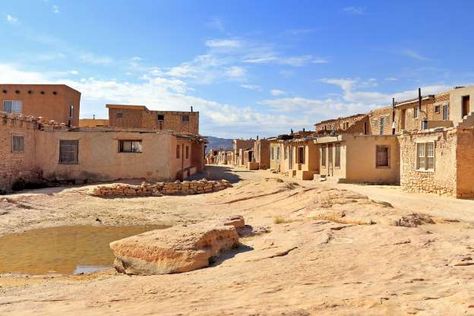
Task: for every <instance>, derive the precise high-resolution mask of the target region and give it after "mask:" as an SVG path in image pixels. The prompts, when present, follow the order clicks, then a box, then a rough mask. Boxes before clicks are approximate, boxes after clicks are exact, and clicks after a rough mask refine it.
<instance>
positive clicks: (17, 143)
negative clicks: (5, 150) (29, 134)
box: [12, 135, 25, 153]
mask: <svg viewBox="0 0 474 316" xmlns="http://www.w3.org/2000/svg"><path fill="white" fill-rule="evenodd" d="M24 150H25V138H24V137H23V136H15V135H14V136H12V152H14V153H20V152H23V151H24Z"/></svg>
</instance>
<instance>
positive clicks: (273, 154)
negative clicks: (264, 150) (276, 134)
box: [272, 147, 275, 160]
mask: <svg viewBox="0 0 474 316" xmlns="http://www.w3.org/2000/svg"><path fill="white" fill-rule="evenodd" d="M272 160H275V148H274V147H272Z"/></svg>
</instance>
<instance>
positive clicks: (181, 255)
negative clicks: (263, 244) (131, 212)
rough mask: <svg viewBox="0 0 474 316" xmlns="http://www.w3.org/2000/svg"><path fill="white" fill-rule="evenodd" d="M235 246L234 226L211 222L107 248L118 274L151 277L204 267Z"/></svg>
mask: <svg viewBox="0 0 474 316" xmlns="http://www.w3.org/2000/svg"><path fill="white" fill-rule="evenodd" d="M238 245H239V235H238V233H237V230H236V227H235V226H234V225H232V224H231V225H224V223H223V222H217V221H212V222H202V223H199V224H193V225H189V226H176V227H171V228H168V229H161V230H153V231H149V232H146V233H143V234H140V235H136V236H131V237H128V238H125V239H121V240H117V241H114V242H112V243H110V248H111V249H112V251H113V253H114V255H115V262H114V267H115V269H116V270H117V271H118V272H121V273H125V274H138V275H152V274H166V273H180V272H188V271H192V270H196V269H200V268H204V267H207V266H208V265H209V261H210V259H211V258H214V257H217V256H219V254H220V253H221V252H223V251H226V250H229V249H231V248H234V247H238Z"/></svg>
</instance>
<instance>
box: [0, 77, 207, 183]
mask: <svg viewBox="0 0 474 316" xmlns="http://www.w3.org/2000/svg"><path fill="white" fill-rule="evenodd" d="M2 86H3V87H9V88H8V89H11V87H14V88H13V89H14V90H13V93H14V94H15V95H17V99H16V100H13V101H18V102H9V101H12V98H11V97H10V95H9V93H10V92H8V91H6V92H5V93H4V94H5V95H7V99H9V100H4V102H3V105H4V110H6V111H3V112H2V111H0V145H1V146H0V191H1V192H5V191H9V190H10V189H11V188H12V187H21V185H20V184H23V185H24V184H25V183H34V182H42V181H44V180H47V181H68V182H78V183H82V182H88V181H112V180H116V179H132V178H133V179H137V178H138V179H145V180H163V181H171V180H175V179H184V178H186V177H188V176H190V175H192V174H194V173H196V172H199V171H201V170H202V169H203V168H204V148H205V143H206V141H205V139H203V138H202V137H201V136H199V135H198V134H197V132H198V129H197V128H198V126H199V123H196V122H195V123H193V124H194V126H195V127H194V128H192V129H191V128H190V129H186V128H181V129H180V128H178V127H177V128H176V130H173V129H163V130H159V129H156V128H154V127H151V128H148V127H117V126H115V127H109V126H102V127H99V126H97V125H94V124H92V125H91V126H90V127H75V126H76V124H77V123H78V118H79V113H78V111H79V107H80V101H79V97H80V93H79V92H77V91H75V90H74V89H71V88H69V87H66V86H64V85H54V86H51V85H45V86H42V85H24V87H28V89H27V88H25V91H23V90H20V88H18V87H19V86H17V85H2ZM4 89H7V88H4ZM16 89H18V91H19V92H18V93H17V92H16ZM30 89H31V93H30V92H29V90H30ZM41 92H44V93H41ZM54 92H55V93H54ZM47 93H50V94H51V96H47V97H48V99H45V98H46V97H45V95H46V94H47ZM68 93H70V94H71V99H69V98H68V97H66V94H68ZM24 94H25V95H27V97H26V98H24V99H21V98H20V97H22V96H23V95H24ZM36 97H37V98H38V102H35V98H36ZM56 97H57V98H58V99H55V98H56ZM46 100H53V101H55V102H56V101H57V103H49V102H47V101H46ZM75 101H77V103H74V102H75ZM51 108H54V109H56V112H57V113H52V112H50V111H51ZM66 110H70V111H71V113H72V114H71V113H69V112H67V111H66ZM43 111H44V114H43ZM164 113H168V112H164ZM35 115H37V116H38V117H35ZM179 127H181V125H180V126H179ZM189 130H191V131H192V132H189Z"/></svg>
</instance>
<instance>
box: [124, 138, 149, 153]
mask: <svg viewBox="0 0 474 316" xmlns="http://www.w3.org/2000/svg"><path fill="white" fill-rule="evenodd" d="M141 152H143V148H142V141H141V140H119V153H141Z"/></svg>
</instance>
